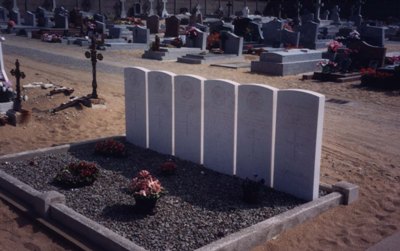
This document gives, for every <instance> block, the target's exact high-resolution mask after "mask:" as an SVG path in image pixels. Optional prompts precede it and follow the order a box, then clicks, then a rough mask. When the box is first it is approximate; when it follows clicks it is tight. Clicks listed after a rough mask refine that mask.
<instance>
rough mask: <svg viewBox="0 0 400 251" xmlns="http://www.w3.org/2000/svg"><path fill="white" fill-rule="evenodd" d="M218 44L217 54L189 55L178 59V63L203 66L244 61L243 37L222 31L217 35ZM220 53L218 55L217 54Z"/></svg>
mask: <svg viewBox="0 0 400 251" xmlns="http://www.w3.org/2000/svg"><path fill="white" fill-rule="evenodd" d="M216 43H217V45H218V46H219V48H218V49H217V51H216V52H214V53H213V52H212V51H213V49H211V52H205V53H204V52H203V53H197V54H195V53H189V54H186V55H184V56H182V57H179V58H178V62H181V63H188V64H202V63H215V62H229V61H230V62H238V61H242V60H243V59H244V58H243V55H242V52H243V37H238V36H236V35H235V34H233V33H231V32H227V31H221V32H220V35H217V39H216ZM217 52H218V53H217Z"/></svg>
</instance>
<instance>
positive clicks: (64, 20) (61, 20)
mask: <svg viewBox="0 0 400 251" xmlns="http://www.w3.org/2000/svg"><path fill="white" fill-rule="evenodd" d="M54 27H55V28H62V29H66V30H68V14H64V13H62V12H60V13H58V14H56V15H55V16H54Z"/></svg>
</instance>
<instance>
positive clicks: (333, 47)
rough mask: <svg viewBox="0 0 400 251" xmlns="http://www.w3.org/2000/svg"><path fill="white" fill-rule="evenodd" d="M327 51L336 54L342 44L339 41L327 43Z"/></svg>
mask: <svg viewBox="0 0 400 251" xmlns="http://www.w3.org/2000/svg"><path fill="white" fill-rule="evenodd" d="M327 45H328V51H329V52H337V50H338V49H339V48H340V47H342V46H343V44H342V43H341V42H339V41H336V40H332V41H331V42H329V43H328V44H327Z"/></svg>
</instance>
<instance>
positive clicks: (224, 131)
mask: <svg viewBox="0 0 400 251" xmlns="http://www.w3.org/2000/svg"><path fill="white" fill-rule="evenodd" d="M237 87H238V84H237V83H235V82H231V81H226V80H206V81H205V84H204V166H206V167H207V168H210V169H212V170H215V171H217V172H221V173H225V174H230V175H232V174H234V172H235V162H236V161H235V154H236V153H235V150H234V149H236V143H235V142H236V119H237V117H236V116H237V115H236V112H235V110H236V109H235V107H236V104H237Z"/></svg>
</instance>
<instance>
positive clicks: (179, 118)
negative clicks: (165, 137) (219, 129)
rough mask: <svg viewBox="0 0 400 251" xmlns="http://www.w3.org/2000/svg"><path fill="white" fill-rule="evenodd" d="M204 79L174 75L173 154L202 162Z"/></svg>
mask: <svg viewBox="0 0 400 251" xmlns="http://www.w3.org/2000/svg"><path fill="white" fill-rule="evenodd" d="M204 81H205V79H203V78H201V77H198V76H190V75H180V76H176V77H175V155H176V156H178V157H179V158H182V159H185V160H190V161H193V162H195V163H198V164H202V163H203V159H202V157H203V152H202V149H203V91H204V87H203V86H204Z"/></svg>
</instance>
